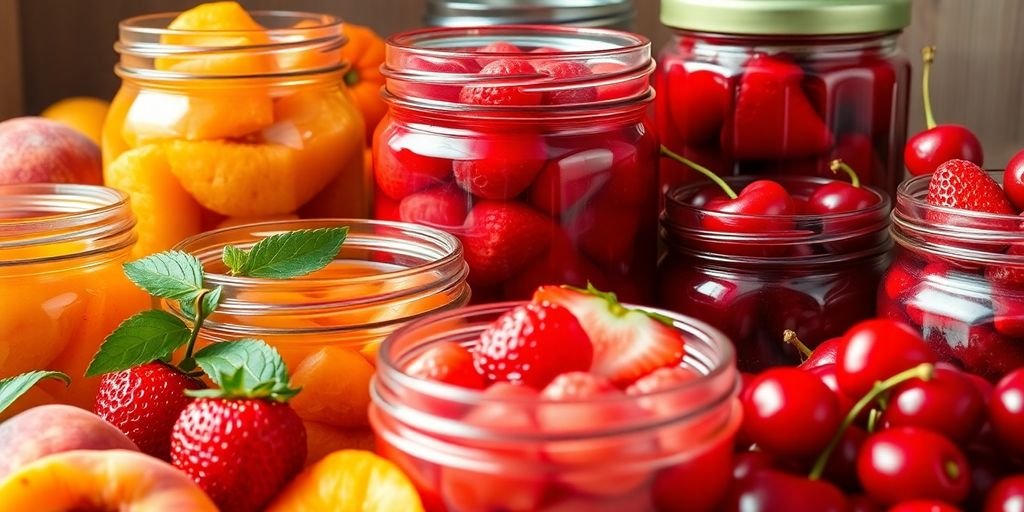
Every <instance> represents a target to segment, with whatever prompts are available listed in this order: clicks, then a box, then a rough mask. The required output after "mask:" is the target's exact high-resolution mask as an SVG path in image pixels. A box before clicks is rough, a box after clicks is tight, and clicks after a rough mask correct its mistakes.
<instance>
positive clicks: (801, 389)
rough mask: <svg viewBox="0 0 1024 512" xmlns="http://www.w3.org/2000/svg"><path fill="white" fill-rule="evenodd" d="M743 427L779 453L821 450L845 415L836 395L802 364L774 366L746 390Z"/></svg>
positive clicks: (756, 378)
mask: <svg viewBox="0 0 1024 512" xmlns="http://www.w3.org/2000/svg"><path fill="white" fill-rule="evenodd" d="M742 402H743V418H744V420H743V430H744V433H745V434H746V435H747V437H748V438H750V440H751V441H753V442H754V443H756V444H757V445H758V446H759V447H761V448H763V449H765V450H766V451H768V452H769V453H772V454H775V455H798V456H799V455H808V456H809V455H814V454H817V453H819V452H820V451H821V450H822V449H823V448H824V447H825V445H826V444H828V442H829V440H830V439H832V436H833V435H834V434H835V432H836V430H837V429H838V427H839V422H840V421H841V420H842V417H841V416H840V414H839V404H838V402H837V401H836V398H835V395H834V394H833V393H832V390H830V389H829V388H828V387H827V386H825V384H824V383H822V382H821V380H820V379H818V378H817V377H815V376H814V375H812V374H810V373H808V372H806V371H804V370H801V369H798V368H784V367H783V368H772V369H770V370H767V371H765V372H763V373H761V374H760V375H758V376H757V377H755V378H754V380H753V381H752V382H751V383H750V385H749V387H748V388H747V390H746V391H745V392H744V394H743V400H742Z"/></svg>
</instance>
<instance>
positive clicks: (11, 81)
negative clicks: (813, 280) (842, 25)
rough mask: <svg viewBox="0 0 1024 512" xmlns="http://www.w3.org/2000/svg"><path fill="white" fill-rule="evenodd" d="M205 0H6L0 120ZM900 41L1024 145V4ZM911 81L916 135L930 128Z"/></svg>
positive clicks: (920, 15) (962, 8)
mask: <svg viewBox="0 0 1024 512" xmlns="http://www.w3.org/2000/svg"><path fill="white" fill-rule="evenodd" d="M198 1H200V0H0V118H6V117H10V116H14V115H18V114H23V113H25V114H33V113H38V112H39V111H40V110H42V109H43V108H45V107H46V105H48V104H50V103H52V102H53V101H56V100H58V99H60V98H63V97H66V96H74V95H91V96H99V97H105V98H110V97H112V96H113V94H114V92H115V91H116V90H117V86H118V82H117V79H116V77H115V76H114V75H113V72H112V67H113V65H114V62H115V61H116V55H115V54H114V52H113V49H112V45H113V42H114V40H115V39H116V38H117V22H118V20H120V19H123V18H126V17H129V16H134V15H137V14H143V13H150V12H160V11H173V10H181V9H184V8H188V7H190V6H192V5H194V4H195V3H198ZM913 1H914V21H913V24H912V25H911V27H910V28H909V29H908V30H907V31H906V34H905V36H904V37H903V45H904V48H905V49H906V51H907V53H908V54H909V55H910V56H911V57H912V58H913V59H915V62H919V50H920V47H921V46H922V45H925V44H928V43H935V44H937V45H938V46H939V53H938V57H937V59H938V61H937V67H936V69H935V72H934V74H933V75H932V78H933V82H932V94H933V95H934V98H933V99H934V102H935V109H936V117H937V118H938V121H939V122H940V123H942V122H958V123H963V124H967V125H968V126H970V127H971V128H972V129H974V130H975V132H976V133H978V135H979V136H980V137H981V139H982V141H983V143H984V145H985V153H986V156H987V157H986V164H987V166H988V167H1001V166H1003V165H1004V164H1005V163H1006V161H1007V160H1008V159H1009V158H1010V156H1012V155H1013V154H1014V153H1015V152H1016V151H1017V150H1018V149H1022V148H1024V0H913ZM635 2H636V5H637V14H638V17H637V21H636V28H637V31H638V32H640V33H643V34H646V35H648V36H650V37H651V38H652V39H653V40H654V41H655V45H656V47H660V46H661V44H662V43H663V42H664V40H665V39H666V37H667V36H668V31H667V30H666V29H665V28H664V27H662V26H661V24H660V23H659V22H658V0H635ZM242 3H243V4H244V5H245V6H246V7H248V8H251V9H274V8H277V9H290V10H307V11H320V12H330V13H335V14H337V15H339V16H341V17H343V18H345V19H348V20H351V21H353V22H355V23H360V24H366V25H371V26H373V27H374V28H375V29H377V31H378V32H380V33H382V34H390V33H392V32H396V31H399V30H404V29H408V28H413V27H416V26H419V25H420V20H421V18H422V14H423V10H424V8H423V4H424V0H289V1H287V2H286V1H282V0H278V1H272V0H242ZM919 85H920V80H919V79H918V77H917V76H916V75H915V76H914V91H913V93H912V96H911V127H910V129H911V132H913V131H916V130H919V129H920V128H921V126H922V125H923V124H924V121H923V115H922V114H921V99H920V89H919Z"/></svg>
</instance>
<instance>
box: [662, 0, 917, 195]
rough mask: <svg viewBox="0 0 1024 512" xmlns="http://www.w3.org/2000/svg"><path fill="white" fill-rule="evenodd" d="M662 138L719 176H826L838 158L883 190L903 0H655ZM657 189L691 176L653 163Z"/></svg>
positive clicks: (903, 103)
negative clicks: (662, 29)
mask: <svg viewBox="0 0 1024 512" xmlns="http://www.w3.org/2000/svg"><path fill="white" fill-rule="evenodd" d="M661 8H662V10H661V21H662V23H663V24H665V25H667V26H668V27H670V28H671V29H672V30H673V34H672V37H671V38H670V40H669V42H668V44H667V45H666V46H665V47H664V48H663V49H662V51H661V54H660V55H659V57H658V64H659V65H658V71H657V73H656V75H657V76H656V79H655V82H656V86H655V87H656V89H657V90H658V97H657V100H656V102H655V103H656V110H657V113H656V116H655V117H656V119H657V122H658V134H659V135H660V136H661V141H662V143H663V144H665V145H666V146H668V147H669V148H670V149H672V150H674V151H676V152H677V153H680V154H683V155H684V156H687V157H689V158H691V159H692V160H695V161H696V162H698V163H700V164H702V165H704V166H705V167H708V168H710V169H711V170H713V171H715V172H716V173H719V174H721V175H748V174H797V175H808V176H829V162H830V161H831V160H832V159H835V158H842V159H843V160H844V161H846V162H847V163H848V164H850V165H851V166H852V167H853V168H854V170H856V172H857V173H858V175H859V176H860V179H861V182H863V183H865V184H868V185H873V186H876V187H878V188H880V189H882V190H883V191H885V192H886V193H887V194H889V195H890V197H892V196H894V194H895V191H896V187H897V186H898V185H899V183H900V181H902V179H903V146H904V142H905V139H906V131H907V96H908V93H909V91H910V81H909V74H910V65H909V63H908V61H907V59H906V58H905V57H904V55H903V53H902V52H901V50H900V49H899V47H898V46H897V39H898V37H899V35H900V31H901V30H902V28H903V27H905V26H907V25H908V24H909V22H910V0H844V1H841V2H840V1H835V0H795V1H787V2H779V1H776V0H737V1H730V2H708V1H706V0H662V3H661ZM661 170H662V176H663V178H662V180H663V183H664V186H665V188H666V189H668V188H671V187H673V186H675V185H678V184H681V183H686V182H689V181H691V180H692V179H694V178H695V176H696V175H695V174H694V173H693V172H692V171H690V170H689V169H687V168H685V167H683V166H681V165H679V164H678V163H676V162H674V161H670V160H663V161H662V163H661Z"/></svg>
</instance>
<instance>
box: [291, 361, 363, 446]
mask: <svg viewBox="0 0 1024 512" xmlns="http://www.w3.org/2000/svg"><path fill="white" fill-rule="evenodd" d="M373 370H374V367H373V364H372V363H371V362H370V361H368V360H367V359H366V357H363V355H362V354H360V353H359V352H357V351H355V350H350V349H347V348H343V347H341V346H326V347H324V348H322V349H320V350H318V351H316V352H313V353H312V354H309V355H308V356H306V357H305V358H303V359H302V362H301V363H298V364H297V365H295V366H294V370H293V371H292V375H291V385H292V386H293V387H295V388H301V389H302V390H303V391H302V393H299V394H298V395H295V397H294V398H292V399H291V401H290V402H289V404H290V405H291V408H292V409H293V410H294V411H295V413H296V414H298V415H299V416H300V417H301V418H302V419H303V420H305V421H316V422H319V423H323V424H326V425H330V426H332V427H339V428H365V427H369V420H368V419H367V417H366V411H367V408H368V407H369V406H370V379H371V378H372V377H373Z"/></svg>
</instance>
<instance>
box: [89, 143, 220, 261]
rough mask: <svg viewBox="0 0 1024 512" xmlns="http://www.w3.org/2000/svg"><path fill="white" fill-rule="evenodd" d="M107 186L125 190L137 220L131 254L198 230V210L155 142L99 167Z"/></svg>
mask: <svg viewBox="0 0 1024 512" xmlns="http://www.w3.org/2000/svg"><path fill="white" fill-rule="evenodd" d="M103 175H104V181H105V183H106V184H107V186H109V187H114V188H116V189H120V190H122V191H124V192H126V193H127V194H128V196H129V198H130V199H131V206H132V211H133V212H134V213H135V218H136V221H137V224H136V228H135V232H136V233H137V234H138V237H139V240H138V242H137V243H136V244H135V250H134V253H133V254H135V255H139V256H141V255H146V254H152V253H154V252H159V251H163V250H166V249H170V248H171V247H173V246H174V244H176V243H178V242H180V241H181V240H182V239H184V238H186V237H189V236H192V235H194V234H196V233H198V232H199V231H200V209H199V204H197V203H196V201H195V200H194V199H192V196H190V195H189V194H188V193H187V192H185V190H184V189H183V188H182V187H181V184H180V183H179V182H178V179H177V178H175V177H174V175H173V174H171V170H170V168H169V167H168V163H167V157H166V156H165V154H164V151H163V150H162V149H161V148H160V147H159V146H155V145H150V146H142V147H138V148H135V149H132V150H128V151H125V152H124V153H122V154H121V155H120V156H118V157H117V158H116V159H115V160H114V161H113V162H111V163H110V165H108V166H107V167H106V169H104V170H103Z"/></svg>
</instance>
